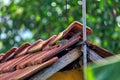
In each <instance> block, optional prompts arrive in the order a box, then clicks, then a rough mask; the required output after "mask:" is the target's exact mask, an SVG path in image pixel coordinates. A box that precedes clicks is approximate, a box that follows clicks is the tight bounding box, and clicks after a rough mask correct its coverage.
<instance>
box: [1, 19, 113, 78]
mask: <svg viewBox="0 0 120 80" xmlns="http://www.w3.org/2000/svg"><path fill="white" fill-rule="evenodd" d="M91 33H92V30H91V29H90V28H88V27H87V36H89V35H90V34H91ZM80 41H81V43H82V24H81V23H79V22H77V21H75V22H73V23H72V24H70V25H69V26H68V27H67V28H66V29H65V30H64V31H62V32H60V33H59V34H58V35H53V36H52V37H50V38H48V39H47V40H42V39H39V40H37V41H35V42H34V43H33V44H31V43H29V42H26V43H24V44H22V45H21V46H20V47H18V48H17V47H13V48H11V49H10V50H8V51H7V52H6V53H5V54H1V55H0V80H6V79H7V80H11V79H25V78H27V77H29V76H31V75H32V74H34V73H36V72H38V71H40V70H42V69H43V68H45V67H48V66H50V65H52V64H53V63H55V62H56V61H57V60H58V59H59V58H60V56H58V55H59V54H60V53H61V52H62V51H66V53H67V52H68V51H70V50H71V49H72V48H73V47H74V45H76V44H77V43H79V42H80ZM86 42H87V44H89V45H88V46H89V47H90V48H91V49H92V50H93V51H95V52H96V53H98V54H99V55H100V56H101V57H108V56H111V55H113V54H112V53H111V52H109V51H107V50H105V49H103V48H101V47H99V46H96V45H94V44H92V43H91V42H89V41H86ZM66 53H65V54H66Z"/></svg>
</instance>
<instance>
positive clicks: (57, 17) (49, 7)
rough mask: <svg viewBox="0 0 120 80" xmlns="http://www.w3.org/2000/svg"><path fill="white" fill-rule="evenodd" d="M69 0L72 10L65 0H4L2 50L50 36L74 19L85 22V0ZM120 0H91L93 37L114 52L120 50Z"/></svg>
mask: <svg viewBox="0 0 120 80" xmlns="http://www.w3.org/2000/svg"><path fill="white" fill-rule="evenodd" d="M67 1H68V4H67V10H68V13H66V1H65V0H35V1H33V0H0V52H6V51H7V50H8V49H10V48H11V47H12V46H20V45H21V44H22V43H24V42H26V41H28V42H31V43H32V42H34V41H35V40H37V39H39V38H42V39H46V38H48V37H50V36H51V35H53V34H57V33H58V32H60V31H62V30H63V29H65V28H66V27H67V26H68V25H69V24H70V23H71V22H73V21H74V20H77V21H80V22H82V20H81V18H82V7H81V1H80V0H67ZM119 4H120V1H119V0H114V1H113V0H87V25H88V26H90V27H91V28H92V29H93V34H92V35H91V36H90V37H89V40H90V41H92V42H93V43H95V44H97V45H100V46H102V47H104V48H106V49H108V50H110V51H112V52H114V53H120V44H119V41H120V37H119V34H120V5H119ZM66 16H68V21H67V17H66Z"/></svg>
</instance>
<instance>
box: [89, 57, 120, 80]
mask: <svg viewBox="0 0 120 80" xmlns="http://www.w3.org/2000/svg"><path fill="white" fill-rule="evenodd" d="M108 61H109V62H105V61H102V62H100V63H99V64H98V65H96V64H90V65H89V67H88V69H87V70H88V72H87V73H88V74H87V75H88V80H120V76H119V73H120V69H119V68H120V55H119V56H117V57H116V56H114V57H112V58H109V59H108Z"/></svg>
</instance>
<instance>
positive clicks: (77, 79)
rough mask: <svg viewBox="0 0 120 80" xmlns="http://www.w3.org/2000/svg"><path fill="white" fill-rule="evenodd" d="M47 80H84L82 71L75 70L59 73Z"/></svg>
mask: <svg viewBox="0 0 120 80" xmlns="http://www.w3.org/2000/svg"><path fill="white" fill-rule="evenodd" d="M47 80H83V75H82V71H80V70H77V69H73V70H69V71H64V72H57V73H56V74H54V75H53V76H51V77H50V78H49V79H47Z"/></svg>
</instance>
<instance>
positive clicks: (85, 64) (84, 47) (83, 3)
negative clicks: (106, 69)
mask: <svg viewBox="0 0 120 80" xmlns="http://www.w3.org/2000/svg"><path fill="white" fill-rule="evenodd" d="M82 20H83V41H84V42H85V41H86V0H82ZM83 67H84V68H83V73H84V80H87V45H86V44H84V45H83Z"/></svg>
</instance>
